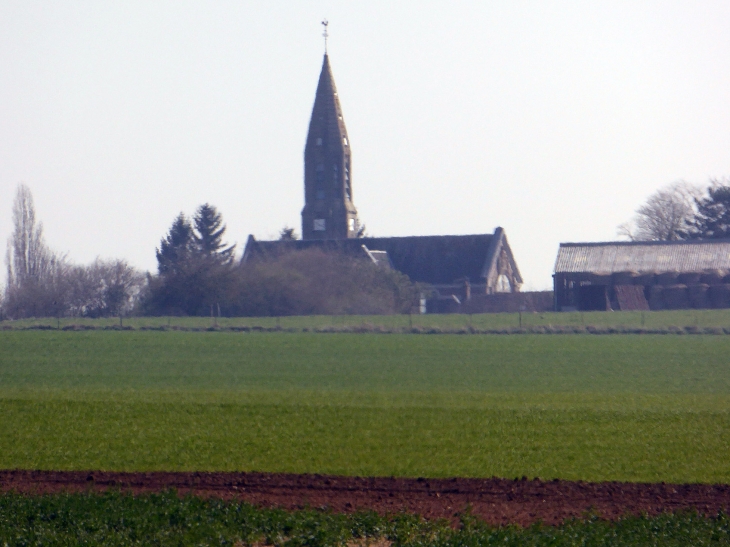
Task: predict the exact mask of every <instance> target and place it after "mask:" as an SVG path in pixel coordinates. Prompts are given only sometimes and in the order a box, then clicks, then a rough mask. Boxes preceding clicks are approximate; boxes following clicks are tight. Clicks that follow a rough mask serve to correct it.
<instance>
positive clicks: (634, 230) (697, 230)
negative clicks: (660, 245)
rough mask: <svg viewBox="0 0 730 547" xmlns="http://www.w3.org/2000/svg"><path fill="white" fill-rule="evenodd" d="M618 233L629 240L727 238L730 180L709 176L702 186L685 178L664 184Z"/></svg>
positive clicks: (728, 233) (620, 227)
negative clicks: (684, 179) (705, 184)
mask: <svg viewBox="0 0 730 547" xmlns="http://www.w3.org/2000/svg"><path fill="white" fill-rule="evenodd" d="M618 234H619V235H620V236H623V237H626V238H628V239H630V240H632V241H682V240H691V239H724V238H730V179H727V178H725V179H710V182H709V185H708V186H707V187H704V188H703V187H702V186H698V185H693V184H690V183H688V182H685V181H678V182H674V183H672V184H669V185H667V186H664V187H663V188H660V189H659V190H657V191H656V192H654V193H653V194H652V195H651V196H649V198H648V199H647V200H646V202H645V203H644V204H643V205H641V206H640V207H639V208H638V209H637V210H636V214H635V215H634V218H633V219H632V220H631V221H629V222H625V223H623V224H621V225H619V227H618Z"/></svg>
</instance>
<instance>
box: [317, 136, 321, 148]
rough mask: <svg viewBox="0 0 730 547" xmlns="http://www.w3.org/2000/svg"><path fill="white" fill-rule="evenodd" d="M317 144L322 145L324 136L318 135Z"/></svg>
mask: <svg viewBox="0 0 730 547" xmlns="http://www.w3.org/2000/svg"><path fill="white" fill-rule="evenodd" d="M317 146H322V137H317Z"/></svg>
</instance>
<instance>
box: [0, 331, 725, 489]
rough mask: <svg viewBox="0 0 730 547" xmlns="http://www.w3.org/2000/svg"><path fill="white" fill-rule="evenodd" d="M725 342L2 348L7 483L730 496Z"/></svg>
mask: <svg viewBox="0 0 730 547" xmlns="http://www.w3.org/2000/svg"><path fill="white" fill-rule="evenodd" d="M728 355H730V338H729V337H725V336H654V335H641V336H634V335H614V336H603V337H602V336H587V335H586V336H581V335H554V336H541V335H522V336H488V335H480V336H459V335H433V336H411V335H394V334H389V335H377V334H361V335H355V334H308V333H231V332H174V331H168V332H140V331H122V332H111V331H88V332H64V331H61V332H57V331H4V332H0V413H1V415H2V417H3V419H2V420H0V447H2V450H0V468H39V469H106V470H129V471H132V470H258V471H288V472H317V473H337V474H348V475H352V474H357V475H404V476H432V477H444V476H455V475H460V476H480V477H485V476H486V477H488V476H494V475H496V476H502V477H518V476H523V475H526V476H528V477H535V476H539V477H541V478H545V479H551V478H564V479H583V480H592V481H598V480H630V481H667V482H695V481H699V482H724V483H728V482H730V461H729V460H728V458H727V454H728V453H729V452H730V364H729V363H730V360H729V359H728Z"/></svg>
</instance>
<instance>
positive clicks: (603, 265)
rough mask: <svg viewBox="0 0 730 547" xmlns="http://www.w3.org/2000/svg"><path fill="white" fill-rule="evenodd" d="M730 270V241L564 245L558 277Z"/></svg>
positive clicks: (559, 262) (556, 264) (557, 260)
mask: <svg viewBox="0 0 730 547" xmlns="http://www.w3.org/2000/svg"><path fill="white" fill-rule="evenodd" d="M704 270H730V240H729V239H718V240H693V241H625V242H623V241H615V242H603V243H561V244H560V248H559V250H558V257H557V259H556V260H555V273H602V274H603V273H606V274H608V273H616V272H639V273H651V272H653V273H662V272H700V271H704Z"/></svg>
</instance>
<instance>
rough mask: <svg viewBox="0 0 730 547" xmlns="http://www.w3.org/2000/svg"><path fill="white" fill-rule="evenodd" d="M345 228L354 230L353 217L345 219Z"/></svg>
mask: <svg viewBox="0 0 730 547" xmlns="http://www.w3.org/2000/svg"><path fill="white" fill-rule="evenodd" d="M347 229H348V230H350V231H351V232H354V231H355V219H354V218H348V219H347Z"/></svg>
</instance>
